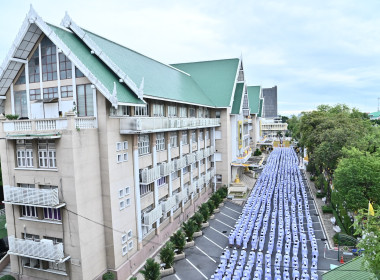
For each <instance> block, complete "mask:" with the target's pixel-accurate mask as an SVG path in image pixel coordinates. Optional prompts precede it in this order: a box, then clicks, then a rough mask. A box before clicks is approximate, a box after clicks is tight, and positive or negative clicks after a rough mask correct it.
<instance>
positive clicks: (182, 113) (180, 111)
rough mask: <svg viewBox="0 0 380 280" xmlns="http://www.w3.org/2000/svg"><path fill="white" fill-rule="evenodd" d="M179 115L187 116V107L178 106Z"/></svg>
mask: <svg viewBox="0 0 380 280" xmlns="http://www.w3.org/2000/svg"><path fill="white" fill-rule="evenodd" d="M179 116H180V117H181V118H187V108H186V107H185V106H181V107H179Z"/></svg>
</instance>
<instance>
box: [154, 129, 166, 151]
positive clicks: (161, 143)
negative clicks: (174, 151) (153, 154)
mask: <svg viewBox="0 0 380 280" xmlns="http://www.w3.org/2000/svg"><path fill="white" fill-rule="evenodd" d="M162 150H165V134H164V133H163V132H161V133H157V134H156V151H162Z"/></svg>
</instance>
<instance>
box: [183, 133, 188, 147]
mask: <svg viewBox="0 0 380 280" xmlns="http://www.w3.org/2000/svg"><path fill="white" fill-rule="evenodd" d="M187 144H188V141H187V131H182V145H187Z"/></svg>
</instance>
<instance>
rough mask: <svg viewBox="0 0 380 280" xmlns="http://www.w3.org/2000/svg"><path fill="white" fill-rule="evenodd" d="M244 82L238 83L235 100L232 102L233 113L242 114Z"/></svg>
mask: <svg viewBox="0 0 380 280" xmlns="http://www.w3.org/2000/svg"><path fill="white" fill-rule="evenodd" d="M243 89H244V83H237V84H236V88H235V94H234V102H233V103H232V109H231V114H240V109H241V98H242V96H243Z"/></svg>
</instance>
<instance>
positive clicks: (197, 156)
mask: <svg viewBox="0 0 380 280" xmlns="http://www.w3.org/2000/svg"><path fill="white" fill-rule="evenodd" d="M195 155H196V159H197V161H199V160H202V159H203V156H204V152H203V150H199V151H196V153H195Z"/></svg>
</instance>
